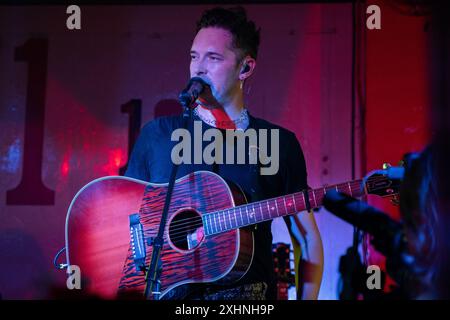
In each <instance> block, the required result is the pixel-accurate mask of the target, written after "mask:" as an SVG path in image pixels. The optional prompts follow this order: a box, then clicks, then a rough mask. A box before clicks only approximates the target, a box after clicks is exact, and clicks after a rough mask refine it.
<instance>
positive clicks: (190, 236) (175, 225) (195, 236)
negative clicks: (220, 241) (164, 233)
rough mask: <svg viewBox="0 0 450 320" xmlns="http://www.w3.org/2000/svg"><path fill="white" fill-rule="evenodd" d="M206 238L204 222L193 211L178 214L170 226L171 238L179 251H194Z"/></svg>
mask: <svg viewBox="0 0 450 320" xmlns="http://www.w3.org/2000/svg"><path fill="white" fill-rule="evenodd" d="M203 237H204V234H203V222H202V218H201V216H200V215H199V213H197V212H195V211H193V210H184V211H180V212H178V213H177V214H176V215H175V216H174V217H173V219H172V221H171V223H170V225H169V238H170V241H171V242H172V244H173V245H174V246H175V247H176V248H177V249H179V250H192V249H195V248H196V247H198V246H199V245H200V243H201V242H202V240H203Z"/></svg>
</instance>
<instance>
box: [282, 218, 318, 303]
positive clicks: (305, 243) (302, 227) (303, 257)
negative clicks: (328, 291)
mask: <svg viewBox="0 0 450 320" xmlns="http://www.w3.org/2000/svg"><path fill="white" fill-rule="evenodd" d="M289 222H290V223H287V226H288V230H289V234H290V235H291V240H292V244H293V247H294V261H295V275H296V277H295V280H296V287H297V299H301V300H313V299H317V297H318V295H319V289H320V284H321V282H322V273H323V246H322V239H321V237H320V233H319V230H318V228H317V224H316V220H315V218H314V215H313V213H312V212H307V211H305V212H301V213H298V214H297V215H294V216H290V217H289Z"/></svg>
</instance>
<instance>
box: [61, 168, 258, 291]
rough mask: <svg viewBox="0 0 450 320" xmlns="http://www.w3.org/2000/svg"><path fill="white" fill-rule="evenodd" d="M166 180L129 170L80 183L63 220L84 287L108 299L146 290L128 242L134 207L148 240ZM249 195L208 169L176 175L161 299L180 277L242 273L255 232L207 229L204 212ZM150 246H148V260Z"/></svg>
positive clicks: (70, 257)
mask: <svg viewBox="0 0 450 320" xmlns="http://www.w3.org/2000/svg"><path fill="white" fill-rule="evenodd" d="M166 192H167V184H152V183H148V182H144V181H140V180H136V179H132V178H127V177H105V178H100V179H97V180H94V181H92V182H90V183H89V184H87V185H86V186H85V187H83V188H82V189H81V190H80V191H79V192H78V194H77V195H76V196H75V198H74V199H73V201H72V203H71V205H70V207H69V211H68V214H67V219H66V254H67V263H68V264H69V265H77V266H79V267H80V272H81V285H82V291H83V293H86V294H88V295H90V296H97V297H100V298H104V299H114V298H118V297H122V296H127V295H135V294H136V295H138V296H139V297H142V295H143V293H144V290H145V272H144V271H142V270H138V269H137V268H136V266H135V263H134V259H133V258H134V256H133V253H132V247H131V245H130V221H129V216H130V215H131V214H136V213H139V218H140V223H141V224H142V226H143V230H144V239H145V240H146V242H147V241H148V240H149V239H151V238H153V237H156V235H157V233H158V229H159V224H160V218H161V213H162V210H163V207H164V201H165V196H166ZM245 202H246V200H245V196H244V194H243V193H242V191H241V190H240V189H239V188H238V187H237V186H235V185H233V184H231V183H228V182H226V181H225V180H223V179H222V178H221V177H220V176H218V175H216V174H214V173H212V172H207V171H199V172H195V173H192V174H189V175H187V176H185V177H183V178H180V179H178V180H177V181H176V183H175V186H174V190H173V195H172V201H171V205H170V208H169V213H168V219H167V224H166V228H165V232H164V245H163V249H162V253H161V261H162V269H161V276H160V279H161V287H160V291H161V298H163V297H164V295H166V294H167V293H168V292H169V291H170V290H172V289H174V288H175V287H178V286H180V285H183V284H188V283H203V282H217V283H221V282H224V283H230V282H232V281H236V280H238V279H240V278H241V277H242V276H243V275H244V274H245V273H246V271H247V270H248V268H249V267H250V264H251V261H252V258H253V235H252V233H251V231H249V230H248V229H245V228H244V229H235V230H231V231H227V232H224V233H220V234H213V235H208V236H205V235H204V233H203V225H202V220H201V217H202V214H205V213H207V212H214V211H218V210H223V209H227V208H232V207H234V206H238V205H241V204H244V203H245ZM151 255H152V247H151V246H149V245H147V249H146V259H145V264H146V266H148V265H149V264H150V258H151Z"/></svg>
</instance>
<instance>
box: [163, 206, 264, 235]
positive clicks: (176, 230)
mask: <svg viewBox="0 0 450 320" xmlns="http://www.w3.org/2000/svg"><path fill="white" fill-rule="evenodd" d="M257 203H258V202H255V203H253V205H254V206H255V205H256V204H257ZM247 205H249V204H247ZM236 208H239V207H233V208H230V209H226V210H221V211H218V212H215V213H219V212H223V213H224V215H225V212H226V211H227V210H233V209H236ZM264 210H265V209H263V210H262V214H263V215H264ZM212 214H214V213H207V214H204V215H202V216H206V215H212ZM263 215H262V217H263ZM228 218H229V221H230V219H231V216H228ZM235 219H236V220H237V218H235ZM241 219H242V218H241ZM193 220H196V224H193V223H192V222H193ZM266 220H270V219H266ZM247 221H249V219H247ZM181 222H182V223H181ZM223 222H224V223H225V225H224V226H225V229H224V230H222V231H225V230H227V229H228V230H231V229H236V227H232V228H228V226H226V220H225V217H224V219H223ZM236 222H237V221H236ZM249 222H250V221H249ZM218 223H219V225H221V223H222V221H220V220H219V222H218ZM229 224H230V226H231V222H230V223H229ZM249 224H256V222H251V223H249ZM202 225H204V223H203V220H202V218H200V217H191V218H185V219H181V220H177V221H176V222H175V223H174V227H173V228H171V231H173V232H171V234H172V235H178V234H185V233H186V231H187V230H189V229H192V228H197V227H200V226H202ZM222 225H223V224H222Z"/></svg>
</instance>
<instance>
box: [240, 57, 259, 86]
mask: <svg viewBox="0 0 450 320" xmlns="http://www.w3.org/2000/svg"><path fill="white" fill-rule="evenodd" d="M255 67H256V60H255V59H253V58H252V57H250V56H247V57H245V58H244V59H243V61H242V66H241V71H240V73H239V80H241V81H244V80H245V79H247V78H248V77H250V76H251V75H252V74H253V71H254V70H255Z"/></svg>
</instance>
